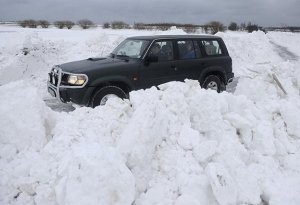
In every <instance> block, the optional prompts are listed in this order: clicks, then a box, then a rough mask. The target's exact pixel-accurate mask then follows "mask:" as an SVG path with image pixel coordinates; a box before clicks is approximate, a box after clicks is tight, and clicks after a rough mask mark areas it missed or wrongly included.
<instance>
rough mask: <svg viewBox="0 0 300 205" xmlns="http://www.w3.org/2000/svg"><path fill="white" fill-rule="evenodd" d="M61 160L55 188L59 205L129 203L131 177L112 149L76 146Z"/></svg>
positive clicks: (131, 185) (131, 199)
mask: <svg viewBox="0 0 300 205" xmlns="http://www.w3.org/2000/svg"><path fill="white" fill-rule="evenodd" d="M63 161H64V163H62V164H61V166H62V168H61V169H60V172H59V176H60V179H59V181H58V184H57V186H56V187H55V192H56V196H57V202H58V204H59V205H64V204H66V205H67V204H74V205H76V204H78V205H84V204H87V205H89V204H120V205H121V204H122V205H123V204H131V203H132V201H133V199H134V190H135V186H134V178H133V176H132V174H131V172H130V171H129V170H128V168H127V167H126V166H125V164H124V161H123V158H122V157H121V156H120V155H119V154H118V153H117V152H116V150H115V149H113V148H109V147H103V146H99V145H98V144H96V143H94V144H83V145H78V146H74V147H72V150H71V153H70V155H69V156H66V158H65V159H64V160H63Z"/></svg>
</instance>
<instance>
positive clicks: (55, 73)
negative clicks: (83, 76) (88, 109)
mask: <svg viewBox="0 0 300 205" xmlns="http://www.w3.org/2000/svg"><path fill="white" fill-rule="evenodd" d="M63 74H70V73H66V72H63V71H62V70H61V69H60V68H58V67H54V68H53V69H52V70H51V73H49V77H48V81H47V89H48V92H49V93H50V95H51V96H53V97H55V98H57V99H58V100H59V101H60V102H62V103H67V102H73V103H76V104H79V105H88V103H89V99H90V96H91V94H92V92H93V87H87V86H85V85H86V83H87V82H86V83H85V84H84V85H82V86H66V85H61V79H62V75H63Z"/></svg>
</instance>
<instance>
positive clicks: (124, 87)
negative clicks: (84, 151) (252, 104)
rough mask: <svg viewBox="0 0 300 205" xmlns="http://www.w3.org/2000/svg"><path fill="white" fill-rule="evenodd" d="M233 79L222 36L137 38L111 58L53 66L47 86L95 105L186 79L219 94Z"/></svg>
mask: <svg viewBox="0 0 300 205" xmlns="http://www.w3.org/2000/svg"><path fill="white" fill-rule="evenodd" d="M233 77H234V74H233V73H232V60H231V58H230V56H229V54H228V51H227V49H226V46H225V44H224V42H223V40H222V39H221V38H220V37H216V36H209V35H162V36H138V37H130V38H127V39H125V40H124V41H123V42H122V43H121V44H119V45H118V46H117V47H116V48H115V49H114V51H113V52H112V53H111V54H110V55H109V56H108V57H105V58H89V59H86V60H81V61H76V62H70V63H65V64H61V65H56V66H54V67H53V68H52V69H51V72H50V73H49V80H48V83H47V85H48V92H49V93H50V94H51V95H52V96H54V97H56V98H58V99H59V100H60V101H61V102H73V103H76V104H79V105H85V106H91V107H95V106H98V105H104V104H105V102H106V101H107V99H108V98H109V97H113V96H114V97H115V96H117V97H120V98H128V94H129V92H130V91H132V90H138V89H146V88H149V87H151V86H157V85H159V84H162V83H166V82H169V81H184V79H194V80H198V81H199V82H200V85H201V87H203V88H205V89H213V90H216V91H217V92H221V91H223V90H225V89H226V85H227V83H228V82H231V81H232V79H233Z"/></svg>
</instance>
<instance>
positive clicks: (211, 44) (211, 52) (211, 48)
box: [201, 40, 223, 56]
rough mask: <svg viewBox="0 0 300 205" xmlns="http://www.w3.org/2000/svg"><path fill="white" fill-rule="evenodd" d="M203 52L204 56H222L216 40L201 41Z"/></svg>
mask: <svg viewBox="0 0 300 205" xmlns="http://www.w3.org/2000/svg"><path fill="white" fill-rule="evenodd" d="M201 43H202V45H203V47H204V51H205V53H206V55H208V56H216V55H222V54H223V51H222V49H221V47H220V44H219V42H218V41H216V40H202V41H201Z"/></svg>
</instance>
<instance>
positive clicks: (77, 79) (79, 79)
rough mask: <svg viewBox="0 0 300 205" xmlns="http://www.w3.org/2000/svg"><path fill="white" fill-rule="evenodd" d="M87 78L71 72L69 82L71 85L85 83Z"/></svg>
mask: <svg viewBox="0 0 300 205" xmlns="http://www.w3.org/2000/svg"><path fill="white" fill-rule="evenodd" d="M86 80H87V78H86V76H84V75H74V74H70V75H69V76H68V81H67V82H68V84H70V85H83V84H84V83H85V82H86Z"/></svg>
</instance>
